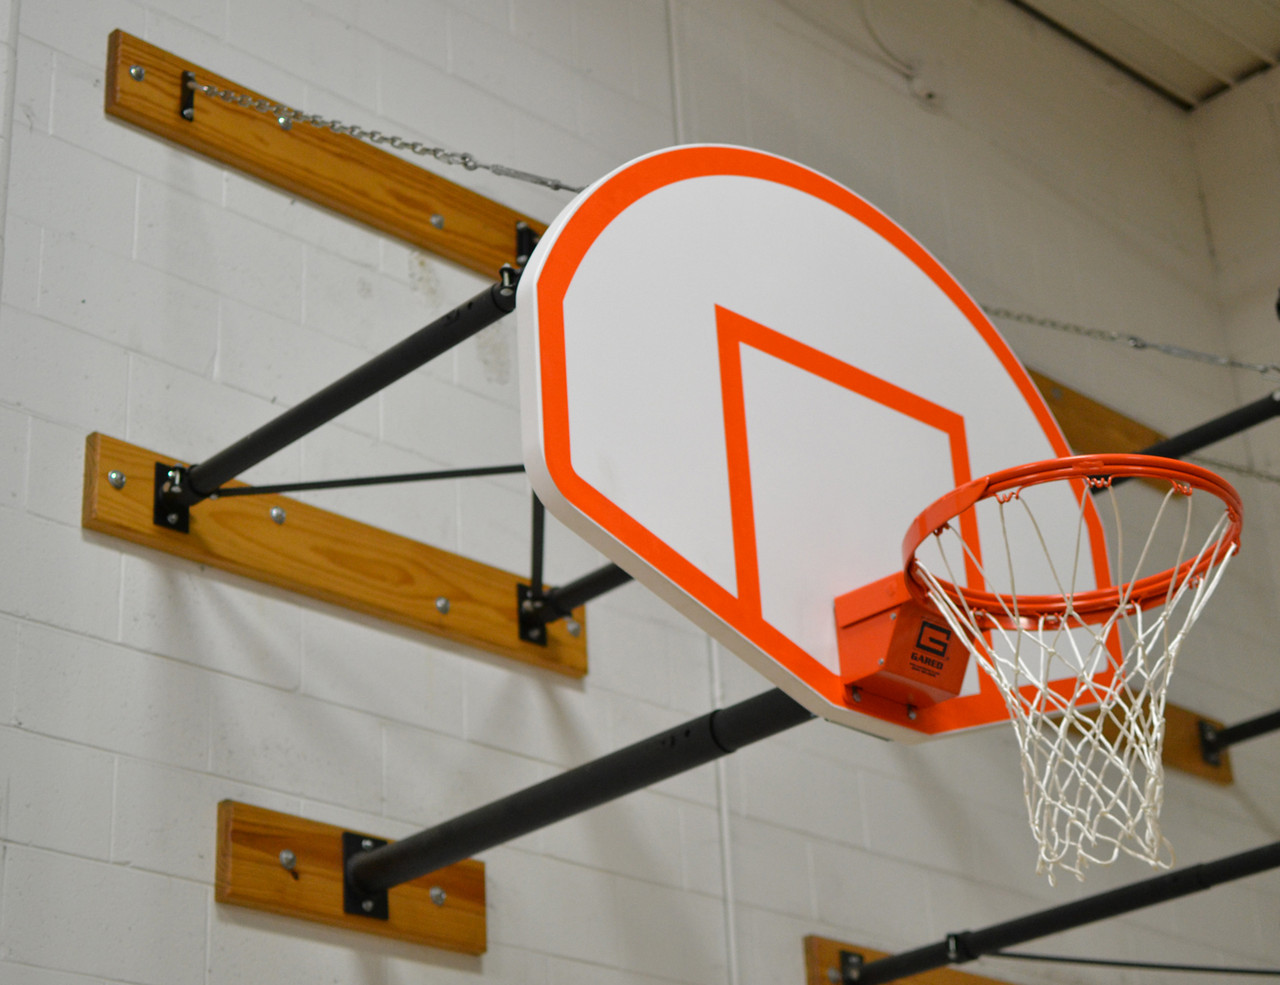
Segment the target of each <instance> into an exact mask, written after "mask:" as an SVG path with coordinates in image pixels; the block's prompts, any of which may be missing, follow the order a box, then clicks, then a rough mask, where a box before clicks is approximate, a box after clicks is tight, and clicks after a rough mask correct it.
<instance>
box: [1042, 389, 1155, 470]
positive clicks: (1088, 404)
mask: <svg viewBox="0 0 1280 985" xmlns="http://www.w3.org/2000/svg"><path fill="white" fill-rule="evenodd" d="M1028 372H1029V373H1030V374H1031V379H1032V381H1033V382H1034V383H1035V385H1036V386H1037V387H1038V388H1039V390H1040V393H1041V394H1042V395H1043V396H1044V399H1045V403H1047V404H1048V405H1049V409H1050V410H1051V411H1053V416H1054V417H1056V418H1057V420H1058V426H1059V427H1060V428H1062V433H1063V435H1065V436H1066V439H1067V444H1069V445H1070V446H1071V450H1072V451H1074V452H1075V453H1076V454H1077V455H1096V454H1101V453H1104V452H1133V451H1140V450H1141V449H1143V448H1149V447H1150V446H1151V445H1154V444H1155V443H1156V442H1158V441H1163V440H1164V439H1165V437H1166V436H1165V435H1163V434H1161V433H1160V432H1159V431H1155V430H1152V429H1151V428H1149V427H1147V426H1146V425H1145V424H1139V423H1138V422H1137V421H1135V420H1133V419H1131V418H1128V417H1125V416H1124V415H1123V414H1121V413H1120V412H1119V411H1115V410H1112V409H1111V408H1110V407H1107V406H1105V405H1103V404H1100V403H1098V402H1097V401H1096V400H1094V399H1092V398H1091V397H1086V396H1085V395H1084V394H1083V393H1080V392H1079V391H1078V390H1073V389H1071V388H1070V387H1069V386H1065V385H1063V384H1061V383H1059V382H1058V381H1057V380H1052V379H1050V378H1049V377H1047V376H1045V375H1044V374H1043V373H1037V372H1036V371H1035V370H1028Z"/></svg>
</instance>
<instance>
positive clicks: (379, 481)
mask: <svg viewBox="0 0 1280 985" xmlns="http://www.w3.org/2000/svg"><path fill="white" fill-rule="evenodd" d="M523 471H524V466H523V465H484V466H481V467H479V468H474V469H437V470H436V471H434V472H401V473H399V474H397V475H365V476H359V477H357V478H355V479H317V480H315V481H313V482H282V483H278V484H277V485H274V486H233V487H231V488H230V489H219V490H218V491H217V492H215V493H210V494H209V498H210V499H212V498H213V497H215V496H216V497H218V498H219V499H225V498H226V497H227V496H265V495H268V494H275V493H291V492H310V491H312V490H314V489H349V488H351V487H353V486H386V485H391V484H393V483H397V482H431V481H433V480H436V479H471V478H476V477H479V476H485V475H510V474H512V473H515V472H523Z"/></svg>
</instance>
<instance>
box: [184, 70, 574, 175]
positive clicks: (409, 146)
mask: <svg viewBox="0 0 1280 985" xmlns="http://www.w3.org/2000/svg"><path fill="white" fill-rule="evenodd" d="M187 85H189V86H190V87H191V88H192V89H194V90H195V91H196V92H199V93H201V94H203V95H205V96H209V97H210V98H214V99H221V100H222V101H223V102H225V103H234V104H235V105H237V106H243V107H245V108H246V109H252V110H256V111H257V112H259V113H268V114H270V115H272V116H274V117H275V118H276V120H277V122H278V123H279V124H280V125H281V126H282V127H284V128H285V129H288V128H289V127H290V126H292V125H293V124H294V123H295V122H297V123H310V124H311V125H312V126H313V127H318V128H321V129H326V130H332V131H333V132H334V133H340V134H345V135H346V136H348V137H354V138H355V139H356V140H366V141H368V142H369V143H371V144H386V145H387V146H388V147H390V148H391V149H392V150H398V151H411V152H412V153H414V154H417V155H419V156H421V157H427V156H430V157H432V158H434V159H435V160H437V161H439V162H440V163H441V164H451V165H455V166H457V167H462V168H466V169H467V170H468V171H488V172H490V173H492V174H496V175H498V176H499V177H502V178H514V179H515V180H517V181H525V182H528V183H529V184H531V185H541V186H542V187H543V188H550V189H552V190H553V191H564V192H574V193H577V192H580V191H582V189H581V188H579V187H577V186H575V185H570V184H566V183H565V182H563V181H561V180H560V179H559V178H547V177H544V176H542V175H540V174H533V173H531V172H529V171H521V170H520V169H519V168H511V167H507V166H506V165H505V164H486V163H484V162H483V161H478V160H476V158H475V157H474V156H473V155H471V154H467V153H465V152H459V151H451V150H446V149H445V148H443V147H431V146H428V145H427V144H424V143H422V142H421V141H419V140H412V141H410V140H405V139H404V138H403V137H397V136H395V135H394V134H386V133H382V132H381V131H380V130H366V129H365V128H364V127H359V126H356V125H354V124H348V123H343V122H342V121H341V120H331V119H325V118H324V117H322V116H319V115H317V114H315V113H304V112H302V111H301V110H297V109H294V108H293V107H292V106H285V105H284V104H283V103H276V102H272V101H271V100H270V99H263V98H260V97H255V96H247V95H245V94H244V93H242V92H235V91H233V90H231V89H222V88H220V87H218V86H215V85H210V84H209V83H205V82H199V81H194V80H193V81H190V82H188V83H187Z"/></svg>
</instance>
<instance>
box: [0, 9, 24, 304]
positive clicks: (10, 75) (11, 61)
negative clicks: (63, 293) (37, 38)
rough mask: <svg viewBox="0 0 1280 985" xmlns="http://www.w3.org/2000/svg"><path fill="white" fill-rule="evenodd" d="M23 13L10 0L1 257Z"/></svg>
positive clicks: (0, 182)
mask: <svg viewBox="0 0 1280 985" xmlns="http://www.w3.org/2000/svg"><path fill="white" fill-rule="evenodd" d="M21 12H22V0H11V3H10V5H9V23H8V24H7V25H6V26H5V35H4V41H3V43H4V46H5V47H6V48H8V49H9V57H8V59H7V61H6V64H5V73H4V74H5V78H4V97H5V98H4V106H3V107H0V111H2V112H3V113H4V119H3V121H0V139H3V141H4V147H3V148H2V149H0V256H2V255H3V253H4V250H3V247H4V242H3V236H4V218H5V217H6V216H7V215H8V214H9V162H10V158H11V157H12V154H13V111H14V105H15V100H16V98H17V97H16V95H15V92H14V90H15V89H16V88H17V83H18V22H19V19H20V16H21ZM3 277H4V273H3V269H0V290H2V289H3V287H4V284H3Z"/></svg>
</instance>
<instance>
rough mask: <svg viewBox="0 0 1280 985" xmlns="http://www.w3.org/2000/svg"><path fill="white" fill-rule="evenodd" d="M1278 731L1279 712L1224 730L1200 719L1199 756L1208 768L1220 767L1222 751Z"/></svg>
mask: <svg viewBox="0 0 1280 985" xmlns="http://www.w3.org/2000/svg"><path fill="white" fill-rule="evenodd" d="M1277 729H1280V711H1272V712H1268V713H1267V714H1265V715H1259V716H1258V717H1257V718H1250V719H1249V720H1248V721H1247V722H1240V723H1238V724H1236V725H1230V726H1228V727H1226V728H1215V727H1214V726H1213V725H1211V724H1209V723H1208V722H1206V721H1204V720H1203V719H1201V721H1200V755H1201V756H1203V757H1204V761H1205V762H1206V763H1208V764H1209V765H1210V766H1221V765H1222V750H1224V749H1226V748H1227V747H1228V746H1234V745H1235V744H1236V743H1237V742H1244V741H1245V740H1246V739H1256V738H1257V737H1258V736H1260V735H1266V734H1267V733H1268V732H1274V731H1276V730H1277Z"/></svg>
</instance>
